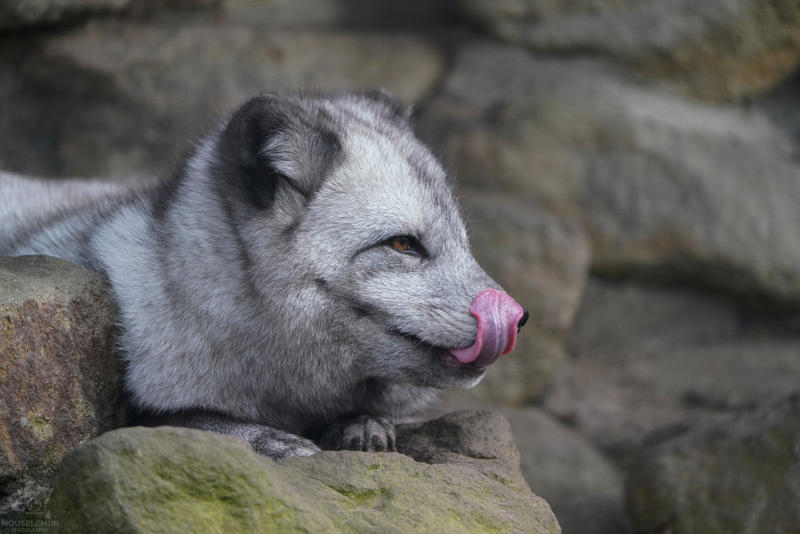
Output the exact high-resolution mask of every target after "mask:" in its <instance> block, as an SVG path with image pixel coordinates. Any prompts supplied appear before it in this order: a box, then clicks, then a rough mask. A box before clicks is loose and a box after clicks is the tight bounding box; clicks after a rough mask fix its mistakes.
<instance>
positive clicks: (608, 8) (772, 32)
mask: <svg viewBox="0 0 800 534" xmlns="http://www.w3.org/2000/svg"><path fill="white" fill-rule="evenodd" d="M461 4H462V5H463V6H464V8H465V11H466V12H467V13H468V14H469V15H470V16H471V17H472V18H473V20H475V21H476V22H477V23H478V24H480V25H482V26H484V27H486V28H488V29H489V31H490V32H491V33H492V34H494V35H496V36H498V37H500V38H501V39H505V40H507V41H510V42H514V43H518V44H523V45H525V46H528V47H530V48H532V49H534V50H537V51H541V52H555V53H576V52H581V53H590V54H595V55H605V56H608V57H612V58H614V59H617V60H621V62H623V63H624V64H626V65H630V66H632V67H633V68H634V69H636V71H637V72H638V73H639V74H640V75H642V76H645V77H649V78H655V79H663V80H665V81H667V82H668V83H669V84H670V85H672V86H673V87H676V88H677V89H679V90H681V91H683V92H686V93H689V94H692V95H695V96H699V97H701V98H709V99H731V98H739V97H742V96H743V95H752V94H755V93H759V92H762V91H764V90H766V89H769V88H770V87H773V86H775V85H777V84H778V83H779V82H780V81H781V80H783V79H784V78H785V77H786V76H788V75H789V74H790V73H791V72H792V71H793V70H794V68H795V67H796V66H797V64H798V60H800V29H798V28H800V5H798V4H797V2H794V1H793V0H769V1H763V0H734V1H731V0H711V1H705V2H694V1H692V0H623V1H620V0H573V1H569V2H551V1H547V2H541V1H538V0H502V1H499V2H497V1H493V0H463V1H462V2H461Z"/></svg>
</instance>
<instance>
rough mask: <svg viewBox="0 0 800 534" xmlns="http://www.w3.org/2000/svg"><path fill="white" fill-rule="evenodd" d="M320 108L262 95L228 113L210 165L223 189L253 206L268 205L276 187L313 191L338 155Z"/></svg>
mask: <svg viewBox="0 0 800 534" xmlns="http://www.w3.org/2000/svg"><path fill="white" fill-rule="evenodd" d="M326 119H327V117H326V116H325V115H324V112H323V111H322V110H320V109H315V110H311V109H308V108H306V107H303V106H301V105H300V104H298V103H296V102H293V101H291V100H289V99H286V98H282V97H279V96H276V95H269V94H263V95H259V96H257V97H255V98H252V99H251V100H249V101H248V102H247V103H245V104H244V105H243V106H242V107H241V108H239V110H237V111H236V113H234V114H233V116H232V117H231V119H230V120H229V121H228V124H227V125H226V126H225V128H224V129H223V131H222V134H221V136H220V139H219V142H218V144H217V150H218V159H217V164H216V166H215V168H214V172H215V173H216V174H217V177H218V178H219V179H220V180H219V181H220V182H221V183H223V184H225V186H226V187H227V188H231V189H229V190H228V191H226V196H230V195H232V194H233V195H236V194H237V193H238V195H237V196H239V197H240V198H241V199H242V200H244V201H245V202H247V203H249V204H251V205H253V206H254V207H256V208H262V209H263V208H268V207H269V206H271V205H272V202H273V200H274V199H275V195H276V191H277V189H278V187H280V186H282V185H285V186H288V187H291V188H292V189H294V190H295V191H297V192H298V193H299V194H301V195H302V196H303V197H305V198H309V197H310V195H311V194H312V193H313V192H314V191H316V189H317V188H318V187H319V185H320V183H321V182H322V179H323V178H324V176H325V175H326V174H327V172H328V170H329V169H330V168H331V166H332V165H333V164H334V163H335V161H336V160H337V159H338V157H339V155H340V153H341V144H340V142H339V138H338V137H337V136H336V134H335V133H334V132H333V131H332V130H331V129H330V128H328V127H326V122H327V120H326Z"/></svg>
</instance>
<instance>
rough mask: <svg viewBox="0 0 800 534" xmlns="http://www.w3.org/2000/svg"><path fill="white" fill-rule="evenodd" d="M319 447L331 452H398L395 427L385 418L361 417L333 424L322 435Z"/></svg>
mask: <svg viewBox="0 0 800 534" xmlns="http://www.w3.org/2000/svg"><path fill="white" fill-rule="evenodd" d="M319 446H320V447H321V448H322V449H325V450H329V451H365V452H392V451H396V450H397V447H396V445H395V437H394V425H393V424H392V423H390V422H389V421H388V420H386V419H384V418H383V417H372V416H370V415H359V416H356V417H353V418H352V419H345V420H343V421H337V422H335V423H332V424H331V425H329V426H328V428H326V429H325V432H323V433H322V438H320V440H319Z"/></svg>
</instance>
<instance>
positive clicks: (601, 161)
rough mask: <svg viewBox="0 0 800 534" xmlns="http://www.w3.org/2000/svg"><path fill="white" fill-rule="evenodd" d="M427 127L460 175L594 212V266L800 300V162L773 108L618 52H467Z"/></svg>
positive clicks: (589, 216) (585, 216)
mask: <svg viewBox="0 0 800 534" xmlns="http://www.w3.org/2000/svg"><path fill="white" fill-rule="evenodd" d="M426 130H427V131H428V132H431V133H433V134H434V135H440V136H442V137H443V138H444V139H445V148H446V151H447V152H448V154H449V156H450V159H451V161H453V162H454V166H455V168H456V170H457V174H458V176H459V178H460V179H462V180H463V182H465V183H467V184H469V185H470V186H472V187H476V188H482V189H484V190H496V189H504V190H506V191H508V192H515V193H519V194H521V195H532V196H536V197H537V198H540V199H544V200H543V201H544V202H546V203H547V204H548V205H550V206H554V207H555V209H556V210H558V211H560V212H567V213H572V214H573V215H574V216H575V217H578V218H579V219H580V220H582V221H583V223H584V226H585V228H586V230H587V232H588V233H589V235H590V237H591V243H592V267H593V269H595V270H597V271H600V272H605V273H608V274H615V275H637V276H639V275H643V276H650V277H653V276H657V277H659V278H671V279H681V280H691V281H692V282H694V283H697V282H701V283H704V284H708V285H712V286H715V287H718V288H721V289H724V290H725V291H729V292H734V293H739V294H751V295H752V294H759V295H767V296H769V297H771V298H775V299H779V300H786V301H791V302H795V303H797V302H800V235H798V234H797V233H796V232H788V231H786V229H787V228H795V227H798V225H800V210H797V209H796V206H797V205H798V204H799V203H800V179H798V177H800V166H798V164H797V162H796V159H795V156H794V152H793V148H792V144H791V141H790V139H789V138H788V137H787V136H786V134H785V133H784V132H783V131H781V130H780V129H778V128H776V127H775V125H774V124H773V123H772V122H771V121H770V120H769V119H768V118H767V117H766V116H765V115H764V114H762V113H760V112H757V111H742V110H739V109H736V108H732V107H719V106H709V105H700V104H696V103H690V102H687V101H684V100H681V99H679V98H676V97H673V96H669V95H666V94H662V93H659V92H658V91H654V90H652V89H645V88H642V87H639V86H637V85H635V84H634V83H632V82H630V81H627V80H626V79H625V78H624V77H623V76H622V75H621V74H619V73H617V72H615V70H614V69H613V68H611V67H609V66H608V65H607V64H604V63H601V62H596V61H587V60H564V59H560V60H554V59H546V60H545V59H537V58H534V57H533V56H530V55H527V54H526V53H525V52H523V51H521V50H516V49H509V48H504V47H497V46H492V45H485V44H484V45H475V46H471V47H467V48H466V49H465V50H462V52H461V53H460V55H459V56H458V57H457V60H456V64H455V68H454V70H453V72H452V73H451V75H450V76H449V79H448V80H447V82H446V84H445V92H444V95H443V96H442V97H441V98H440V99H437V100H436V101H435V102H433V103H432V104H431V106H430V107H429V108H428V112H427V114H426Z"/></svg>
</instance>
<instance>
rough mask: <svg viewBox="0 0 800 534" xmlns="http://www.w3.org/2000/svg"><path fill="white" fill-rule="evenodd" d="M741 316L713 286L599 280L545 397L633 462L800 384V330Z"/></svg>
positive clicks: (624, 461)
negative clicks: (788, 331) (775, 333)
mask: <svg viewBox="0 0 800 534" xmlns="http://www.w3.org/2000/svg"><path fill="white" fill-rule="evenodd" d="M743 322H744V321H743V317H742V316H741V315H740V314H739V313H738V312H737V310H736V309H735V308H732V307H731V306H730V304H729V303H728V302H727V301H725V300H723V299H720V298H719V297H715V296H712V295H704V294H702V293H697V292H695V291H693V290H689V289H678V288H674V287H648V286H641V285H638V284H634V283H630V282H627V283H625V282H603V281H599V280H593V281H591V282H590V283H589V285H588V286H587V293H586V296H585V297H584V302H583V304H582V306H581V309H580V311H579V312H578V316H577V318H576V324H575V329H574V331H573V333H572V334H571V336H570V339H569V341H568V347H569V352H570V356H571V357H570V359H569V362H568V364H567V365H565V366H564V368H563V369H562V372H561V373H560V374H559V376H558V377H557V379H556V382H555V384H554V386H553V387H552V388H551V389H550V390H549V391H548V394H547V396H546V397H545V406H546V408H547V410H548V411H549V412H550V413H551V414H553V415H555V416H557V417H558V418H559V419H562V420H564V421H568V422H569V423H570V424H571V425H572V426H573V427H574V428H575V429H576V430H577V431H579V432H580V433H582V434H584V435H585V436H587V437H588V438H589V439H590V440H591V441H592V442H593V443H594V444H595V445H597V446H598V447H600V448H601V449H602V450H604V451H605V452H607V453H608V454H610V455H611V456H612V457H613V458H614V459H615V460H617V461H618V462H620V463H621V464H627V463H629V462H630V460H631V459H632V458H633V457H634V456H635V455H636V454H637V453H638V451H639V450H641V448H642V447H644V446H647V445H648V444H652V443H657V442H660V441H664V440H665V439H669V438H671V437H674V436H675V435H680V434H683V433H686V432H687V431H690V430H691V429H693V428H697V427H699V426H703V425H707V424H710V423H713V422H717V421H722V420H725V419H726V418H729V417H730V416H731V415H732V414H738V413H742V412H744V411H748V410H751V409H754V408H757V407H761V406H765V405H768V404H769V403H771V402H774V401H775V400H776V399H779V398H781V397H783V396H785V395H788V394H790V393H792V392H794V391H797V389H798V388H797V379H796V377H797V376H798V373H800V358H798V357H797V356H798V354H800V338H798V336H797V335H796V334H794V335H784V336H781V337H770V336H763V335H761V334H756V333H751V332H749V329H748V328H747V327H745V326H744V325H743Z"/></svg>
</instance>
